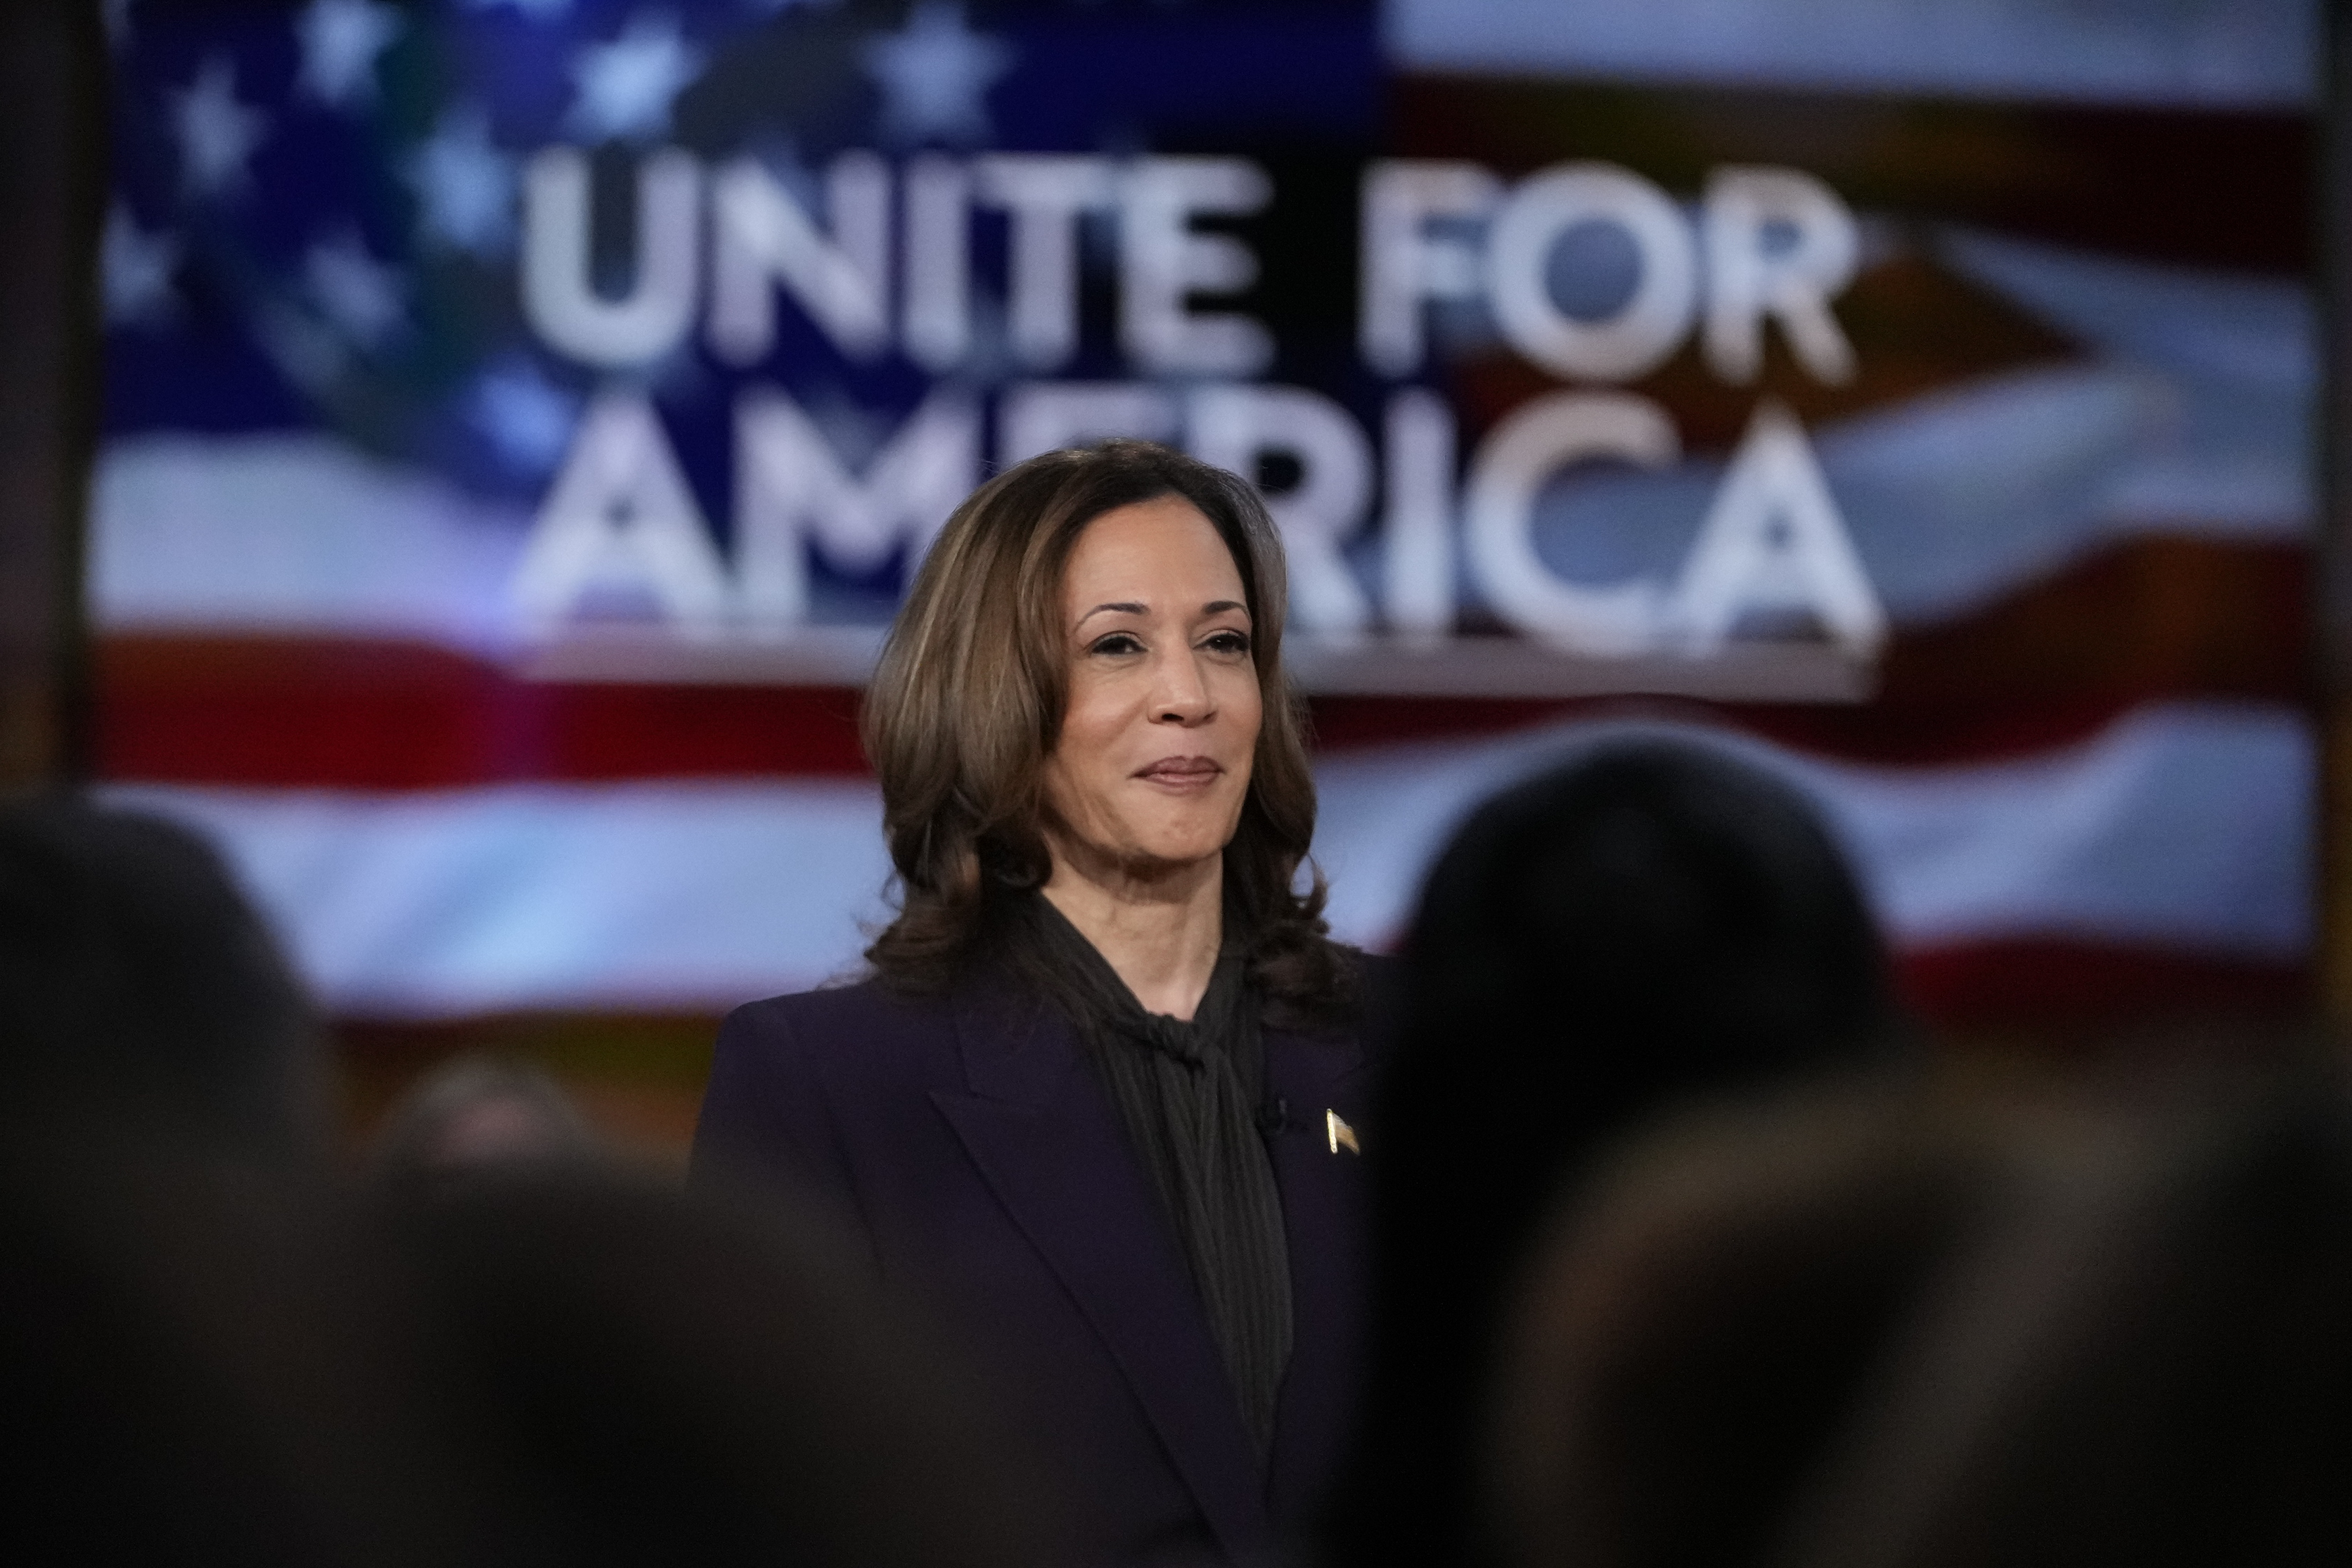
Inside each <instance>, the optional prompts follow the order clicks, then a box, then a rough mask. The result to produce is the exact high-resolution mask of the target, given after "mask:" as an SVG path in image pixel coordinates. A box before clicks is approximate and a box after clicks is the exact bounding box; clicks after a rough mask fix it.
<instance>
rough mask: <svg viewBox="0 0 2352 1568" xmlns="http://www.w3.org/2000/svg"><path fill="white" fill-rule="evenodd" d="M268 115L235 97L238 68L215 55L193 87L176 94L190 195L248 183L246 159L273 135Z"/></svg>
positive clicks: (184, 176) (182, 173)
mask: <svg viewBox="0 0 2352 1568" xmlns="http://www.w3.org/2000/svg"><path fill="white" fill-rule="evenodd" d="M172 125H173V130H174V131H175V132H178V135H179V139H180V179H181V183H182V184H184V186H185V187H186V188H187V190H188V191H189V192H190V194H192V195H202V196H209V195H219V194H221V193H222V192H225V191H230V190H234V189H236V188H237V187H239V186H241V185H243V184H245V181H246V168H245V164H246V160H247V159H248V158H250V157H252V156H253V150H254V148H256V147H257V146H259V145H260V144H261V139H262V137H263V136H265V135H266V134H268V132H267V130H266V127H267V125H268V116H267V115H265V114H263V113H262V112H261V111H260V110H257V109H248V108H247V107H246V106H245V105H244V104H242V103H239V102H238V101H237V99H236V63H235V62H234V61H232V60H230V59H229V58H228V57H227V56H226V55H215V56H213V57H212V58H209V59H207V60H205V64H204V68H203V69H202V70H200V71H198V72H197V73H196V79H195V83H194V86H191V87H188V88H185V89H182V90H181V91H179V92H176V93H173V95H172Z"/></svg>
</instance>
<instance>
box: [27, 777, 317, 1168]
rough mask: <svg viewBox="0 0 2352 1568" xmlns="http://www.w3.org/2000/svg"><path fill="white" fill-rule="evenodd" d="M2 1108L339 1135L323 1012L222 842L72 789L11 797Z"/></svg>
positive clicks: (250, 1137)
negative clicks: (83, 797) (218, 845)
mask: <svg viewBox="0 0 2352 1568" xmlns="http://www.w3.org/2000/svg"><path fill="white" fill-rule="evenodd" d="M0 1033H4V1034H5V1038H0V1079H5V1094H0V1107H5V1109H4V1110H0V1114H5V1115H7V1116H9V1117H11V1118H12V1119H15V1120H16V1121H21V1122H24V1123H26V1124H28V1125H36V1126H37V1125H39V1124H41V1123H44V1122H46V1121H48V1120H49V1119H50V1118H51V1117H52V1116H53V1115H55V1114H57V1113H59V1112H70V1111H73V1110H82V1111H94V1112H99V1113H102V1114H103V1115H105V1116H107V1117H109V1118H121V1117H123V1116H126V1115H141V1116H151V1117H156V1118H161V1119H164V1120H168V1121H170V1122H171V1123H172V1124H173V1126H175V1127H177V1128H179V1129H180V1130H181V1131H183V1133H184V1134H185V1135H189V1136H201V1137H203V1138H205V1139H206V1140H208V1141H211V1142H217V1143H220V1144H222V1145H224V1146H230V1147H234V1148H236V1149H237V1150H239V1151H241V1152H245V1153H247V1154H255V1155H263V1154H267V1155H270V1156H315V1155H318V1154H320V1153H323V1152H324V1150H325V1146H326V1143H327V1140H328V1136H329V1131H328V1130H329V1118H328V1107H327V1096H326V1071H325V1064H326V1058H325V1056H324V1046H323V1042H322V1040H321V1038H320V1032H319V1028H318V1024H317V1020H316V1018H315V1017H314V1016H313V1015H312V1013H311V1010H310V1005H309V1004H308V1003H307V1001H306V1000H305V999H304V997H303V995H302V993H301V991H300V989H299V987H298V986H297V985H296V984H295V982H294V979H293V977H292V975H291V974H290V973H289V972H288V970H287V968H286V965H285V963H284V962H283V961H282V960H281V959H280V958H279V957H278V952H277V949H276V947H275V946H274V945H273V944H272V942H271V941H270V938H269V934H268V931H266V930H265V929H264V928H263V926H262V924H261V921H259V920H258V919H257V917H256V916H255V914H254V912H253V910H251V908H250V907H249V906H247V903H246V901H245V900H244V898H243V897H242V896H241V895H240V894H239V893H238V892H237V890H236V887H235V885H234V884H233V883H232V882H231V881H230V879H229V877H228V874H227V872H226V870H225V869H224V868H223V867H222V865H221V863H220V860H219V858H218V857H216V856H215V855H214V854H213V852H212V851H211V850H210V849H209V848H207V847H205V845H204V844H203V843H202V842H201V841H199V840H198V839H196V838H195V837H194V836H192V835H191V834H189V833H187V832H186V831H185V830H184V829H182V828H179V827H176V826H173V825H171V824H169V823H166V822H163V821H161V820H159V819H157V818H154V817H150V816H140V815H137V814H135V813H131V812H124V811H110V810H105V809H101V808H99V807H95V806H91V805H86V804H83V803H81V802H79V801H78V800H75V799H72V798H70V797H66V796H55V797H47V798H41V799H35V800H29V801H19V802H16V803H13V804H10V805H5V806H0Z"/></svg>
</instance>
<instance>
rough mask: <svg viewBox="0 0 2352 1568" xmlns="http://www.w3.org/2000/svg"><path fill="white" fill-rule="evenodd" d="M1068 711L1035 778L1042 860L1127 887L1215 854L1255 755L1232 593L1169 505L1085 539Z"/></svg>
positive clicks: (1192, 524)
mask: <svg viewBox="0 0 2352 1568" xmlns="http://www.w3.org/2000/svg"><path fill="white" fill-rule="evenodd" d="M1062 622H1063V629H1064V632H1065V635H1066V637H1067V638H1068V648H1069V658H1070V679H1069V706H1068V709H1067V710H1066V713H1065V714H1064V716H1063V719H1062V733H1061V737H1060V739H1059V740H1058V741H1057V742H1055V747H1054V752H1053V755H1052V756H1050V757H1049V758H1047V759H1046V763H1045V799H1046V804H1047V805H1050V806H1051V807H1052V809H1053V814H1054V816H1055V818H1056V819H1057V821H1058V829H1057V831H1056V832H1055V838H1056V840H1057V843H1056V845H1055V848H1056V850H1057V852H1058V853H1059V855H1060V856H1061V858H1071V857H1072V855H1073V854H1074V853H1076V854H1083V855H1086V856H1087V858H1095V859H1101V860H1108V861H1109V862H1111V863H1114V864H1116V865H1117V866H1118V867H1120V868H1124V869H1127V870H1129V871H1130V872H1132V871H1142V870H1146V869H1148V868H1151V867H1153V866H1161V867H1165V866H1171V865H1180V864H1186V863H1195V862H1199V861H1201V860H1203V859H1206V858H1210V857H1212V856H1214V855H1217V854H1219V853H1220V852H1222V851H1223V848H1224V847H1225V845H1226V844H1227V843H1228V842H1229V841H1230V840H1231V839H1232V838H1233V836H1234V827H1235V826H1236V825H1237V824H1238V823H1239V822H1240V820H1241V812H1242V802H1243V800H1244V798H1245V797H1246V796H1247V795H1248V794H1249V783H1250V764H1251V760H1252V758H1253V757H1255V754H1256V751H1257V731H1258V721H1259V716H1260V702H1259V698H1258V685H1257V666H1256V662H1255V659H1254V658H1252V655H1251V646H1250V630H1251V628H1250V617H1249V611H1248V610H1247V609H1246V608H1244V595H1243V591H1242V577H1241V573H1240V571H1239V570H1238V569H1237V568H1236V567H1235V566H1234V558H1233V555H1232V552H1229V551H1227V550H1226V548H1225V542H1224V541H1223V539H1221V538H1219V537H1218V535H1217V531H1216V528H1215V527H1214V526H1213V524H1212V523H1211V522H1210V521H1209V520H1208V519H1207V518H1206V517H1203V516H1202V514H1201V511H1200V509H1199V508H1197V507H1195V506H1194V505H1193V504H1192V502H1191V501H1188V500H1184V499H1183V498H1181V496H1163V497H1160V499H1158V500H1148V501H1139V502H1137V503H1136V504H1135V505H1133V506H1123V507H1120V508H1118V509H1117V510H1113V511H1107V512H1105V513H1103V515H1102V516H1100V517H1098V518H1097V519H1095V520H1094V521H1092V522H1090V523H1088V524H1087V526H1086V529H1085V531H1083V532H1081V533H1080V534H1079V535H1078V538H1077V542H1076V544H1075V545H1074V546H1073V547H1072V549H1071V552H1070V562H1069V566H1068V569H1067V570H1066V572H1065V573H1064V574H1063V578H1062Z"/></svg>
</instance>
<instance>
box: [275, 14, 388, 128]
mask: <svg viewBox="0 0 2352 1568" xmlns="http://www.w3.org/2000/svg"><path fill="white" fill-rule="evenodd" d="M401 25H402V24H401V19H400V13H399V12H397V11H395V10H394V9H393V8H392V7H391V6H389V5H371V4H370V3H369V0H310V9H309V10H307V11H305V12H303V13H302V16H301V19H300V20H299V21H298V22H296V23H295V24H294V30H295V32H296V33H297V34H299V36H300V37H301V40H302V70H301V77H300V79H301V83H302V89H303V90H304V91H305V92H308V93H309V94H310V96H311V97H313V98H315V99H317V100H319V101H320V102H321V103H326V104H331V105H333V106H335V107H336V108H339V109H340V108H341V107H342V106H343V105H345V104H347V103H350V102H352V101H353V100H358V101H360V102H362V103H364V102H366V101H368V100H371V99H373V98H374V97H375V59H376V57H377V56H378V55H380V54H382V53H383V51H384V50H386V49H388V48H390V47H392V41H393V39H394V38H396V37H400V29H401Z"/></svg>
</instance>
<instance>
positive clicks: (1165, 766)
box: [1135, 757, 1225, 790]
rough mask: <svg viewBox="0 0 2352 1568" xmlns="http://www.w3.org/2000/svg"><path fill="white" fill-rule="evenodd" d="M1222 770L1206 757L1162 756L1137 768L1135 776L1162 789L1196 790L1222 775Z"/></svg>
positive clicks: (1212, 782)
mask: <svg viewBox="0 0 2352 1568" xmlns="http://www.w3.org/2000/svg"><path fill="white" fill-rule="evenodd" d="M1224 772H1225V770H1224V768H1223V765H1222V764H1221V763H1216V762H1213V761H1212V760H1211V759H1209V758H1207V757H1162V758H1161V759H1160V761H1158V762H1156V763H1152V764H1151V765H1150V767H1148V768H1143V769H1140V770H1139V771H1138V772H1137V773H1136V774H1135V776H1136V777H1137V778H1139V779H1141V780H1143V781H1144V782H1145V783H1147V784H1158V785H1160V787H1161V788H1163V789H1179V790H1197V789H1206V788H1207V787H1208V786H1209V785H1211V784H1214V783H1215V782H1216V781H1217V780H1218V779H1220V778H1222V777H1223V776H1224Z"/></svg>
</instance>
